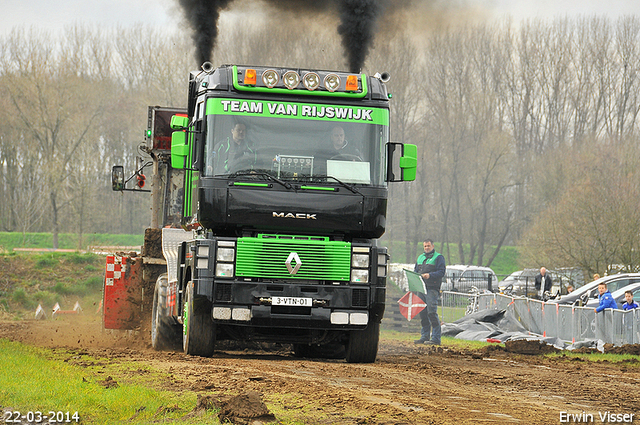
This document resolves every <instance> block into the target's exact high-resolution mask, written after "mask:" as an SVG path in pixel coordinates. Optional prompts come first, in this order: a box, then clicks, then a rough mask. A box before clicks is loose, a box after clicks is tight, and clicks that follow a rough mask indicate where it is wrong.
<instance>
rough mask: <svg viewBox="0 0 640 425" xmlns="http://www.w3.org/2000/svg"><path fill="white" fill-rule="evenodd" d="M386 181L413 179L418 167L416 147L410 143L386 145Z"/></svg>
mask: <svg viewBox="0 0 640 425" xmlns="http://www.w3.org/2000/svg"><path fill="white" fill-rule="evenodd" d="M387 159H388V162H387V181H389V182H400V181H405V182H407V181H414V180H415V179H416V170H417V168H418V147H417V146H416V145H411V144H402V143H389V144H388V145H387Z"/></svg>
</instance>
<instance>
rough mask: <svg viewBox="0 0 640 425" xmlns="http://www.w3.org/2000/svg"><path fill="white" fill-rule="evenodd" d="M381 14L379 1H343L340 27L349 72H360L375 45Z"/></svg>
mask: <svg viewBox="0 0 640 425" xmlns="http://www.w3.org/2000/svg"><path fill="white" fill-rule="evenodd" d="M379 12H380V6H379V5H378V1H377V0H342V1H341V2H340V21H341V22H340V26H338V33H339V34H340V35H341V36H342V47H343V48H344V52H345V54H346V56H347V61H348V63H349V71H351V72H360V70H361V69H362V66H363V65H364V61H365V59H366V58H367V53H368V52H369V48H370V47H371V45H372V44H373V36H374V31H375V24H376V20H377V19H378V14H379Z"/></svg>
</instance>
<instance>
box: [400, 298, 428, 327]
mask: <svg viewBox="0 0 640 425" xmlns="http://www.w3.org/2000/svg"><path fill="white" fill-rule="evenodd" d="M398 304H399V305H400V313H402V315H403V316H404V317H406V318H407V320H408V321H410V320H411V319H413V318H414V317H416V315H417V314H418V313H420V312H421V311H422V310H424V309H425V307H426V306H427V305H426V304H425V303H424V301H422V299H420V297H419V296H418V294H416V293H415V292H407V293H406V294H404V296H403V297H402V298H400V299H399V300H398Z"/></svg>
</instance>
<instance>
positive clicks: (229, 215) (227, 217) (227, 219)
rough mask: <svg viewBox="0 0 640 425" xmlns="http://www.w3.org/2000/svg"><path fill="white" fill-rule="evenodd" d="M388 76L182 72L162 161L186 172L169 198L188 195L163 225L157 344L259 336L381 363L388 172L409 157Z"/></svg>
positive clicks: (400, 170)
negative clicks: (184, 81) (181, 98)
mask: <svg viewBox="0 0 640 425" xmlns="http://www.w3.org/2000/svg"><path fill="white" fill-rule="evenodd" d="M387 80H388V77H387V76H386V75H379V74H376V75H375V76H367V75H365V74H350V73H344V72H335V71H320V70H308V69H291V68H286V69H284V68H275V67H255V66H237V65H224V66H220V67H218V68H214V67H213V66H212V65H211V64H209V63H205V64H204V65H203V67H202V70H201V71H198V72H192V73H191V74H190V76H189V100H188V106H187V110H186V113H178V114H175V115H173V116H172V117H171V122H170V126H171V129H172V134H171V149H170V156H169V157H170V160H168V162H167V164H166V167H165V168H166V169H167V170H170V171H171V175H174V176H179V177H180V178H181V179H182V182H183V183H182V184H181V185H175V184H173V187H172V188H171V190H166V189H167V188H166V187H164V188H163V189H164V190H163V193H164V195H163V196H164V198H165V199H166V198H167V197H171V199H174V200H175V199H180V201H182V202H183V204H182V211H181V214H180V215H181V217H180V225H179V226H177V225H176V224H175V214H174V215H172V216H171V218H172V219H173V220H174V223H170V224H167V223H163V224H164V225H165V228H163V229H162V251H163V256H164V259H165V260H166V266H167V272H166V273H163V274H161V275H160V276H159V277H158V278H157V281H156V284H155V288H154V298H153V305H152V314H151V338H152V345H153V346H154V347H155V348H157V349H164V348H178V347H182V349H183V350H184V352H185V353H187V354H192V355H198V356H211V355H212V354H213V352H214V349H215V346H216V341H220V340H225V339H232V340H242V341H267V342H277V343H286V344H292V346H293V351H294V354H296V355H298V356H328V355H327V353H332V354H331V356H333V357H335V356H336V353H338V354H337V356H338V357H344V358H346V360H347V361H348V362H373V361H375V358H376V355H377V349H378V338H379V332H380V321H381V320H382V317H383V314H384V308H385V304H384V303H385V291H386V276H387V261H388V255H387V249H386V248H385V247H382V246H379V245H378V243H377V239H378V238H379V237H380V236H382V234H383V233H384V231H385V224H386V211H387V198H388V189H387V184H388V183H389V182H394V181H411V180H414V179H415V174H416V166H417V161H416V158H417V150H416V146H415V145H408V144H405V145H403V144H399V143H392V142H390V139H389V98H390V96H389V95H388V93H387V89H386V86H385V82H386V81H387ZM156 156H157V157H159V158H160V157H162V156H160V155H156ZM156 168H158V167H156ZM160 180H164V181H171V179H168V178H167V177H166V176H165V177H164V179H160ZM178 192H179V195H176V193H178ZM171 194H173V195H171ZM159 204H162V202H159Z"/></svg>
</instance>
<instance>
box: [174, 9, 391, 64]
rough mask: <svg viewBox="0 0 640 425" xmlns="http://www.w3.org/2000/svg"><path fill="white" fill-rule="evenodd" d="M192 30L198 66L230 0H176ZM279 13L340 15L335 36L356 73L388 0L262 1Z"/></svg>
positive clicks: (205, 57) (207, 54)
mask: <svg viewBox="0 0 640 425" xmlns="http://www.w3.org/2000/svg"><path fill="white" fill-rule="evenodd" d="M179 2H180V5H181V6H182V8H183V10H184V13H185V16H186V18H187V20H188V21H189V25H190V26H191V29H192V30H193V40H194V42H195V45H196V60H197V62H198V65H201V64H202V63H203V62H206V61H209V60H210V59H211V52H212V50H213V46H214V45H215V42H216V37H217V35H218V18H219V17H220V11H221V10H222V9H224V8H226V7H227V6H228V5H229V4H230V3H231V2H232V0H179ZM265 2H266V3H269V4H271V5H272V6H274V7H276V8H277V9H279V10H282V11H286V12H289V13H293V14H308V15H312V14H313V13H314V12H315V13H318V12H320V13H323V12H327V11H337V12H338V13H339V14H340V25H339V26H338V33H339V34H340V35H341V36H342V46H343V48H344V51H345V56H346V58H347V62H348V66H349V70H350V71H351V72H360V70H361V69H362V66H363V65H364V61H365V59H366V57H367V53H368V52H369V49H370V48H371V46H372V44H373V38H374V33H375V24H376V20H377V19H378V16H379V15H380V13H381V9H382V6H381V3H385V4H387V3H388V2H389V0H325V1H318V0H265Z"/></svg>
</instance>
